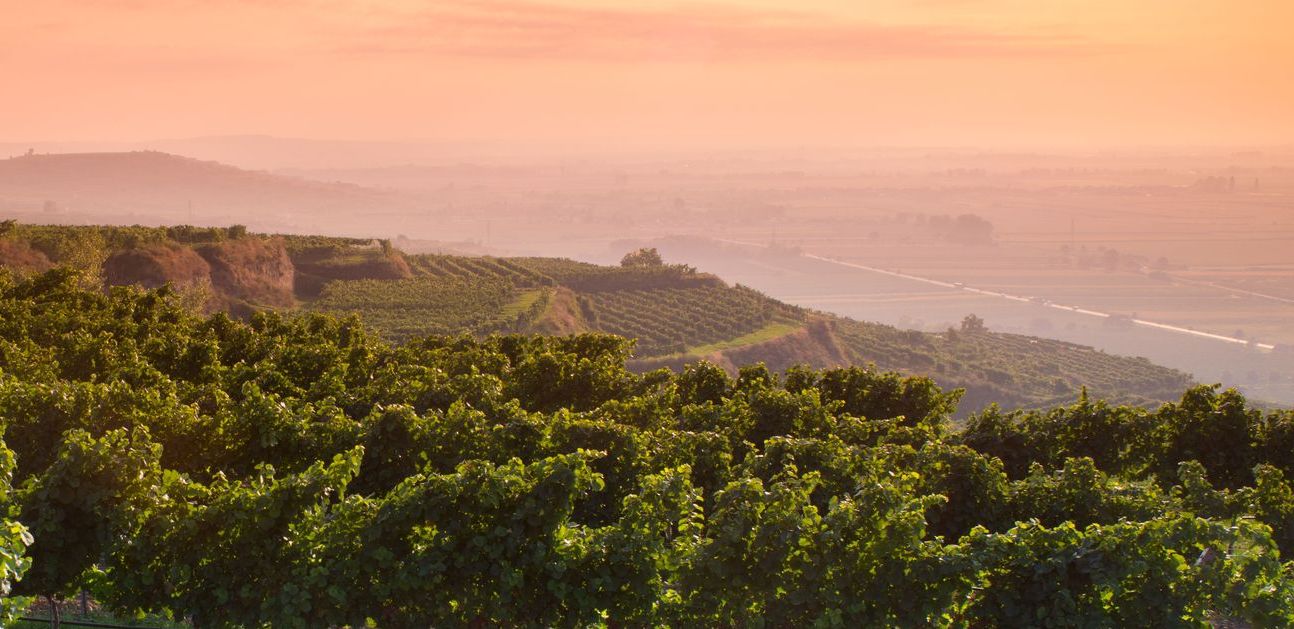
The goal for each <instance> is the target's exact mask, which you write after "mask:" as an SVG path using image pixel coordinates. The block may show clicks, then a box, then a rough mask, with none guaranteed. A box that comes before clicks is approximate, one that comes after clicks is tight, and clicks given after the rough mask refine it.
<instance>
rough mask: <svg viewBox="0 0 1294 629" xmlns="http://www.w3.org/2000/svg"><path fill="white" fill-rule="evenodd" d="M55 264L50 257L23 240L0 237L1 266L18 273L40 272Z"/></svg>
mask: <svg viewBox="0 0 1294 629" xmlns="http://www.w3.org/2000/svg"><path fill="white" fill-rule="evenodd" d="M53 266H54V263H53V262H50V260H49V257H48V256H46V255H45V254H43V253H41V252H40V251H39V250H36V249H33V248H32V246H31V245H29V244H27V243H26V242H23V241H21V240H9V239H0V267H4V268H7V269H13V270H14V271H16V272H18V273H39V272H41V271H48V270H49V269H50V268H52V267H53Z"/></svg>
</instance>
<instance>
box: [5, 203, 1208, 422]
mask: <svg viewBox="0 0 1294 629" xmlns="http://www.w3.org/2000/svg"><path fill="white" fill-rule="evenodd" d="M0 244H2V245H3V246H0V253H3V252H5V251H8V252H12V253H13V255H12V256H11V257H12V259H11V260H5V259H0V264H2V265H7V266H10V267H11V268H14V269H15V270H17V271H19V272H35V271H39V270H41V269H43V268H48V266H52V265H72V266H79V267H81V268H84V269H87V270H91V271H93V272H94V274H97V275H94V276H97V277H102V276H103V271H104V269H105V261H108V262H111V263H112V264H111V265H109V266H111V269H110V270H111V271H112V272H111V273H110V274H109V276H110V279H111V283H113V284H142V285H149V286H157V285H161V284H163V283H171V284H172V285H175V286H177V287H179V288H181V289H183V290H192V291H194V293H195V294H196V295H198V296H199V297H201V296H206V298H207V302H206V307H207V309H208V310H215V309H226V310H232V311H234V312H236V313H240V314H241V313H246V312H250V311H252V310H256V309H263V308H274V309H288V310H302V311H310V312H324V313H331V314H338V315H349V314H355V315H358V316H360V317H361V318H362V319H364V320H365V322H366V323H367V324H368V325H370V326H371V327H372V328H373V329H375V330H376V331H377V332H378V333H380V334H381V335H382V336H384V337H386V338H387V339H389V340H392V341H396V342H403V341H407V340H409V339H412V338H415V337H420V336H426V335H449V334H464V333H466V334H473V335H477V336H482V335H487V334H493V333H514V332H515V333H525V332H538V333H545V334H572V333H578V332H605V333H609V334H616V335H620V336H625V337H629V338H633V339H636V342H637V344H636V347H635V349H634V360H633V361H632V362H631V363H630V366H631V367H633V368H635V369H638V370H640V371H646V370H650V369H655V368H659V367H671V368H680V367H682V366H683V365H685V364H687V363H689V362H694V361H696V360H699V359H705V360H709V361H711V362H714V363H716V364H719V365H721V366H723V367H725V368H727V369H730V370H731V369H733V368H735V366H736V365H739V364H747V363H752V362H759V361H762V362H765V363H766V364H767V365H768V366H769V367H770V368H772V369H777V370H781V369H785V368H787V367H790V366H792V365H795V364H801V363H804V364H810V365H813V366H816V367H831V366H843V365H847V364H861V365H867V364H873V365H875V366H876V367H877V368H879V369H883V370H894V371H900V372H903V373H907V374H913V375H930V376H932V377H934V378H935V379H936V381H938V382H939V383H940V384H941V385H943V386H946V387H962V388H965V389H966V402H965V403H963V404H962V406H961V408H962V409H965V410H966V411H973V410H977V409H978V408H980V407H981V406H982V405H983V404H985V403H988V402H990V401H993V402H998V403H1000V404H1002V405H1004V406H1008V407H1041V406H1046V405H1054V404H1057V403H1061V402H1067V401H1070V400H1073V399H1075V398H1076V397H1077V395H1078V392H1079V390H1080V389H1081V388H1082V387H1087V388H1088V390H1089V392H1090V393H1091V394H1092V395H1094V396H1099V397H1104V398H1108V399H1111V400H1116V401H1119V402H1123V403H1132V404H1142V405H1150V404H1154V403H1157V402H1160V401H1167V400H1170V399H1174V398H1175V397H1176V396H1177V395H1179V393H1180V391H1181V390H1182V389H1183V388H1184V387H1186V386H1189V384H1190V383H1191V379H1190V377H1189V376H1187V375H1186V374H1183V373H1181V372H1178V371H1174V370H1171V369H1166V368H1163V367H1159V366H1157V365H1154V364H1151V363H1150V362H1148V361H1146V360H1144V359H1138V358H1128V357H1122V356H1114V355H1110V354H1105V353H1103V352H1097V351H1093V350H1092V349H1091V348H1087V347H1082V346H1078V345H1073V344H1070V343H1063V342H1059V341H1053V340H1048V339H1041V338H1034V337H1025V336H1017V335H1010V334H998V333H992V332H988V331H986V330H983V329H982V328H977V327H975V326H971V327H970V328H964V329H962V330H950V331H949V332H947V333H942V334H931V333H925V332H918V331H911V330H900V329H897V328H893V327H890V326H886V325H880V324H874V323H866V322H860V321H854V320H850V319H844V318H840V317H836V316H832V315H827V314H824V313H819V312H814V311H809V310H805V309H802V308H798V307H795V306H791V305H788V304H785V303H782V302H779V301H777V300H774V299H772V298H770V297H768V296H766V295H764V294H762V293H759V292H758V291H755V290H753V289H750V288H746V287H743V286H740V285H738V286H729V285H728V284H726V283H725V282H723V281H722V279H720V278H718V277H715V276H713V275H710V274H706V273H699V272H697V271H696V270H695V269H692V268H690V267H687V266H683V265H667V264H657V265H647V266H619V267H611V266H598V265H593V264H587V263H583V262H576V261H572V260H565V259H554V258H495V257H469V256H453V255H405V254H404V253H402V252H400V251H398V250H396V249H394V248H392V247H391V246H390V243H387V242H383V241H375V240H367V239H355V238H332V237H315V236H273V237H270V236H256V235H248V234H246V233H245V231H244V230H240V229H237V228H230V229H221V228H193V227H173V228H137V227H129V228H119V227H84V228H74V227H49V226H30V225H13V224H8V225H6V226H5V227H4V229H3V233H2V234H0ZM195 252H196V253H197V254H198V255H194V253H195ZM37 258H39V259H37ZM33 260H34V261H35V263H33ZM240 260H241V261H242V262H241V263H242V264H244V267H243V268H233V267H237V266H238V264H240V262H239V261H240ZM285 274H286V275H285ZM204 291H205V292H204ZM208 293H209V294H208Z"/></svg>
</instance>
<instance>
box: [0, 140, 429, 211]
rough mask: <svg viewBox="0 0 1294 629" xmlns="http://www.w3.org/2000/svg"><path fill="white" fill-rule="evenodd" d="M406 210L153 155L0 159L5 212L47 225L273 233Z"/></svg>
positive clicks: (344, 189)
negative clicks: (71, 220) (131, 224)
mask: <svg viewBox="0 0 1294 629" xmlns="http://www.w3.org/2000/svg"><path fill="white" fill-rule="evenodd" d="M406 203H408V200H407V199H405V198H403V197H401V196H400V195H398V194H395V193H392V192H387V191H383V190H377V189H373V188H366V187H362V186H357V185H352V184H345V183H337V182H321V181H313V180H309V179H302V178H298V177H291V176H285V175H279V174H272V173H268V172H262V171H251V170H243V169H241V168H236V167H233V166H228V165H225V164H221V163H218V162H209V161H201V160H196V159H191V158H187V157H182V156H179V155H172V154H169V153H161V152H155V151H135V152H123V153H61V154H40V153H33V154H28V155H20V156H17V157H12V158H9V159H3V160H0V211H6V212H8V213H10V214H20V215H23V216H30V213H31V212H32V211H39V212H41V213H42V214H43V215H44V216H46V217H47V220H62V219H63V218H64V217H68V216H71V217H75V218H79V219H82V220H84V219H86V218H91V219H92V218H93V217H95V216H106V215H107V213H108V212H111V213H112V216H114V217H122V216H127V217H133V220H138V221H139V222H146V223H154V224H156V223H159V222H163V223H186V222H194V221H195V218H194V217H195V216H199V217H201V219H202V222H206V223H210V222H225V223H247V224H253V225H256V226H258V227H261V228H274V227H276V225H268V224H267V223H266V221H267V220H270V219H269V218H268V217H269V216H270V215H271V214H274V215H278V216H284V217H286V219H283V220H287V221H298V222H302V223H307V224H309V223H310V221H312V220H319V219H328V218H332V219H334V220H332V221H330V222H331V223H335V222H337V221H336V219H341V218H350V217H349V215H350V214H353V213H355V212H360V211H372V210H376V209H379V208H393V207H402V206H403V205H404V204H406ZM24 212H25V213H24ZM117 220H120V219H119V218H118V219H117ZM128 220H131V219H128ZM75 222H81V221H75Z"/></svg>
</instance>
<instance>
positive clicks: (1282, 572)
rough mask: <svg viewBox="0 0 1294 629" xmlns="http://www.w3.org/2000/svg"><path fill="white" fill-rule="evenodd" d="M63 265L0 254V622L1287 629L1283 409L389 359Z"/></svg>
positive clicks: (624, 354)
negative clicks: (1057, 402)
mask: <svg viewBox="0 0 1294 629" xmlns="http://www.w3.org/2000/svg"><path fill="white" fill-rule="evenodd" d="M408 281H412V282H415V284H413V285H410V287H409V288H410V290H411V291H413V292H412V293H411V294H414V295H415V297H411V303H412V301H415V300H416V292H417V291H419V290H431V289H430V288H428V287H432V286H446V285H448V284H446V282H447V280H434V281H431V280H430V279H429V278H423V280H408ZM484 281H485V280H478V281H477V282H475V283H472V282H463V286H464V287H467V289H470V291H471V292H473V293H480V294H485V295H491V296H492V297H490V298H498V297H499V296H501V295H502V292H501V291H497V290H495V291H493V292H491V290H485V289H483V287H482V286H481V284H482V283H483V282H484ZM417 282H422V283H417ZM496 283H497V286H505V287H506V286H510V285H509V284H508V283H506V282H502V281H499V280H496ZM82 284H83V282H82V278H80V277H78V274H77V273H75V272H73V271H69V270H64V269H56V270H52V271H49V272H46V273H43V274H35V275H31V276H28V277H26V278H17V277H15V276H13V275H11V274H9V273H7V272H0V422H2V423H3V429H4V432H3V446H0V519H2V520H3V522H2V523H0V524H2V526H0V546H3V551H4V552H0V581H2V583H0V586H3V595H0V613H3V614H5V615H6V616H7V617H9V618H12V617H13V616H15V615H17V614H20V613H29V614H30V613H37V612H35V611H27V612H24V611H23V610H33V609H34V608H33V607H31V606H32V604H33V599H34V598H40V599H42V600H44V601H46V602H53V603H58V602H65V601H75V600H79V598H80V596H81V593H84V596H85V600H88V601H90V602H92V606H93V608H94V609H95V610H97V613H99V614H100V618H101V619H102V616H103V615H105V614H108V613H111V614H114V615H115V616H116V617H117V618H137V617H142V616H148V617H150V618H170V619H176V620H177V621H181V622H182V623H183V624H187V625H189V626H194V627H267V626H268V627H343V626H349V627H361V626H366V627H426V626H465V625H467V626H500V625H502V626H534V627H540V626H554V625H560V626H603V627H611V626H671V627H695V626H774V627H791V626H795V627H799V626H866V627H870V626H902V627H909V626H923V627H924V626H932V627H1016V626H1064V627H1069V626H1083V627H1088V626H1101V627H1113V626H1119V627H1122V626H1135V627H1139V626H1147V627H1161V626H1200V627H1204V626H1210V625H1211V626H1254V627H1277V626H1290V625H1291V624H1292V623H1294V577H1292V576H1291V575H1292V574H1294V564H1291V563H1288V562H1285V561H1283V559H1282V558H1283V557H1288V556H1290V554H1291V553H1294V482H1292V480H1291V475H1294V412H1291V411H1266V412H1264V411H1260V410H1257V409H1254V408H1252V407H1251V406H1250V405H1249V404H1248V402H1247V401H1246V400H1245V399H1244V398H1243V397H1242V396H1240V395H1239V394H1237V393H1236V392H1234V391H1219V390H1217V389H1216V388H1214V387H1207V386H1196V387H1192V388H1189V389H1186V390H1184V391H1183V392H1181V393H1180V395H1179V398H1178V400H1177V401H1175V402H1173V403H1169V404H1165V405H1163V406H1161V407H1159V408H1157V409H1154V410H1149V409H1145V408H1141V407H1134V406H1113V405H1108V404H1106V403H1104V402H1101V401H1098V400H1095V399H1093V398H1089V397H1086V396H1084V397H1081V398H1079V399H1078V400H1077V401H1075V402H1071V403H1068V404H1067V405H1064V406H1059V407H1055V408H1050V409H1044V410H1037V411H1015V412H1005V411H1002V410H1000V409H997V408H990V409H988V410H986V411H984V412H982V413H978V414H974V415H972V416H971V417H970V418H969V419H968V420H967V421H966V422H965V423H964V425H962V426H960V427H958V426H955V425H954V424H953V423H952V422H951V420H950V418H951V417H952V415H953V414H954V413H955V412H956V409H957V405H958V401H959V398H960V392H958V391H944V390H941V389H940V388H939V387H938V386H936V385H935V384H934V382H933V381H932V380H930V379H928V378H924V377H910V376H902V375H899V374H897V373H892V372H883V371H878V370H873V369H865V368H858V367H851V368H840V369H826V370H816V369H810V368H805V367H796V368H792V369H788V370H786V371H784V372H780V373H778V372H772V371H770V370H769V369H767V368H765V367H764V366H762V365H747V366H743V367H741V368H740V370H739V372H738V373H737V374H736V376H735V377H734V376H731V375H729V374H728V373H725V372H724V371H723V370H722V369H719V368H718V367H716V366H714V365H711V364H708V363H704V362H702V363H696V364H692V365H690V366H688V367H686V368H685V369H683V370H681V371H679V372H670V371H652V372H648V373H634V372H631V371H628V370H627V369H626V368H625V365H626V361H627V360H628V359H629V357H630V355H631V347H630V343H629V342H628V341H626V340H624V339H622V338H619V337H614V336H603V335H576V336H568V337H560V338H557V337H539V336H494V337H490V338H486V339H473V338H471V337H467V336H461V335H460V336H453V337H423V338H416V339H410V340H409V341H408V342H405V343H403V344H400V345H392V344H389V343H387V342H385V341H382V340H380V339H379V338H378V337H377V336H376V335H375V333H374V332H372V331H371V330H369V329H368V328H367V327H366V326H365V325H364V324H363V323H361V322H360V321H358V320H356V319H353V318H348V319H336V318H332V317H330V316H327V315H322V314H305V315H302V316H295V317H288V316H283V315H281V314H277V313H272V312H262V313H257V314H255V315H253V316H251V317H250V319H249V320H247V321H237V320H234V319H232V318H230V317H229V316H227V315H225V314H220V313H218V314H215V315H212V316H198V315H196V314H194V313H193V312H192V311H190V310H188V309H187V308H186V307H185V306H184V304H183V303H182V302H181V300H180V295H178V294H177V293H175V292H174V291H172V290H170V289H166V288H163V289H160V290H154V291H143V290H139V289H135V288H115V289H113V290H111V291H109V292H104V291H102V290H98V289H94V290H86V289H84V288H82ZM347 285H350V284H349V283H345V284H342V286H347ZM330 286H331V285H330ZM351 286H352V288H353V290H352V289H347V290H342V291H340V292H339V293H337V294H336V295H335V296H334V297H333V298H335V299H339V300H340V299H352V300H363V299H388V300H389V299H390V297H388V296H389V295H392V294H393V293H391V292H390V291H385V290H383V291H382V292H377V293H372V294H369V293H365V290H366V288H365V287H367V286H368V284H365V283H363V282H360V283H356V284H353V285H351ZM495 303H497V301H496V302H495ZM532 305H533V304H532ZM958 336H959V339H958V342H960V341H961V339H960V337H962V336H965V334H959V335H958ZM928 340H929V339H928ZM930 342H931V343H937V342H938V341H934V340H930ZM950 342H951V341H950ZM891 351H892V350H891ZM947 351H955V350H947ZM1022 351H1023V350H1022ZM42 608H43V609H57V607H54V606H51V605H44V606H42Z"/></svg>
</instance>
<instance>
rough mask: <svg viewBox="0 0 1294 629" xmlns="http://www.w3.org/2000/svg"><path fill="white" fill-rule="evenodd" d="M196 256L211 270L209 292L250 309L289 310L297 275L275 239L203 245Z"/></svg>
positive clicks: (292, 300) (285, 251)
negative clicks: (258, 307) (200, 257)
mask: <svg viewBox="0 0 1294 629" xmlns="http://www.w3.org/2000/svg"><path fill="white" fill-rule="evenodd" d="M197 252H198V254H200V255H201V256H202V258H203V259H204V260H206V262H207V264H209V265H210V267H211V286H212V289H213V290H214V291H215V292H216V293H218V294H219V295H220V296H221V297H223V298H225V299H227V300H230V301H231V302H242V303H244V304H247V305H251V306H278V307H283V306H291V305H293V304H294V303H295V301H296V300H295V298H294V297H293V293H292V287H293V280H294V276H295V273H296V269H295V267H293V265H292V258H290V257H289V256H288V251H287V249H286V248H285V247H284V246H283V242H282V241H281V240H278V239H267V240H263V239H260V238H239V239H236V240H227V241H224V242H220V243H215V244H210V245H203V246H201V247H199V248H198V249H197Z"/></svg>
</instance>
